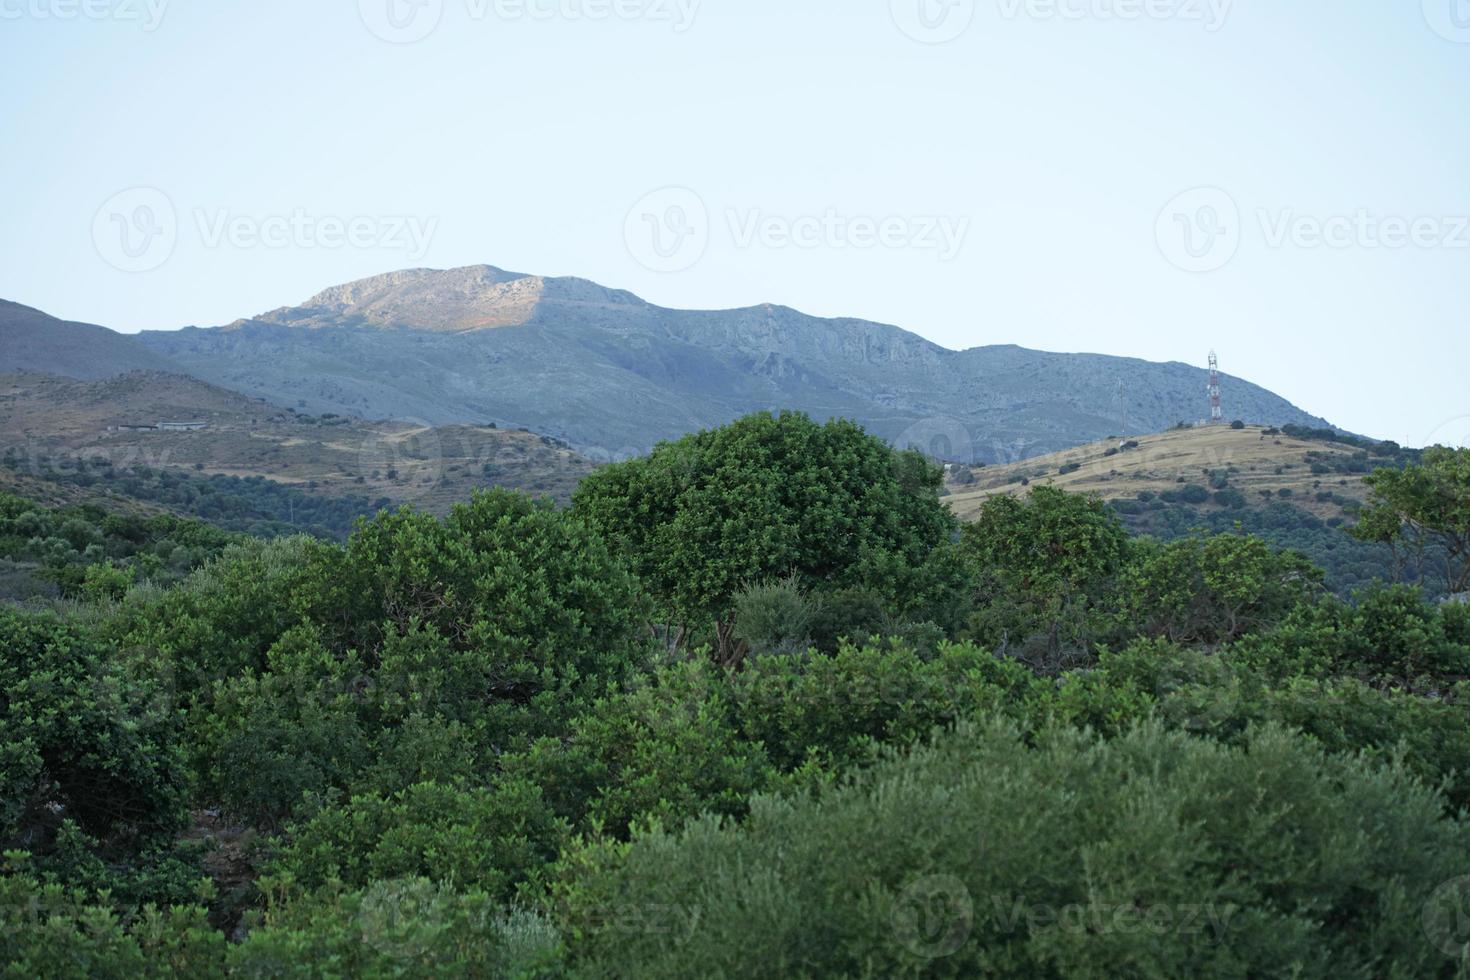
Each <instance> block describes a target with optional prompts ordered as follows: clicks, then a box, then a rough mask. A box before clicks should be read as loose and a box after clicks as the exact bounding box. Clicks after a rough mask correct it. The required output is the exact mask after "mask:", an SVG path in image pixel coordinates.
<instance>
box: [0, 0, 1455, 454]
mask: <svg viewBox="0 0 1470 980" xmlns="http://www.w3.org/2000/svg"><path fill="white" fill-rule="evenodd" d="M0 93H3V94H0V137H3V146H4V148H5V152H4V153H3V154H0V178H3V181H4V186H5V187H6V188H8V191H9V193H8V194H7V195H6V203H5V209H4V218H5V221H4V231H3V234H0V297H3V298H7V299H13V300H16V301H19V302H22V303H26V304H29V305H31V306H36V307H39V308H41V309H43V310H46V311H47V312H49V313H52V314H54V315H57V316H61V317H64V318H67V319H74V320H85V321H90V322H94V323H101V324H104V325H107V326H112V327H115V328H118V329H121V330H125V331H135V330H140V329H145V328H150V329H151V328H173V327H179V326H183V325H186V324H199V325H214V324H221V323H227V322H229V321H231V320H234V319H236V318H239V317H242V316H248V315H251V314H254V313H258V312H261V311H264V310H268V309H272V308H275V307H278V306H283V305H288V304H294V303H298V302H300V301H301V300H303V299H305V298H306V297H308V296H310V295H311V294H313V293H315V292H317V291H319V290H320V289H322V288H324V287H326V286H328V285H332V284H335V283H338V282H343V281H347V280H350V279H355V278H360V277H363V276H368V275H373V274H376V273H380V272H385V271H389V270H392V269H397V268H404V267H410V266H431V267H436V268H447V267H452V266H458V265H468V264H474V263H481V262H485V263H490V264H493V265H498V266H501V267H503V268H508V269H513V270H516V271H521V272H528V273H537V274H545V275H577V276H583V277H586V278H589V279H594V280H597V281H599V282H602V283H604V284H606V285H610V286H618V287H622V288H626V289H630V290H632V291H634V292H636V293H638V294H640V295H641V296H643V297H645V298H646V299H648V300H650V301H652V302H655V303H659V304H662V305H666V306H675V307H690V308H716V307H735V306H746V305H752V304H756V303H761V302H774V303H781V304H785V305H788V306H792V307H796V308H798V309H800V310H803V311H805V312H808V313H812V314H816V315H824V316H857V317H862V318H865V319H871V320H879V321H884V322H889V323H895V324H898V325H899V326H902V327H905V328H907V329H909V330H913V331H915V332H917V333H919V334H922V335H923V336H925V337H928V338H930V339H931V340H934V341H936V342H938V343H940V344H943V345H945V346H947V347H953V348H964V347H973V346H979V345H984V344H1002V343H1016V344H1022V345H1024V346H1028V347H1035V348H1040V349H1044V350H1059V351H1096V352H1101V353H1108V354H1120V355H1128V356H1135V357H1143V358H1148V359H1151V360H1179V361H1187V362H1190V363H1198V364H1200V365H1203V364H1204V361H1205V358H1206V356H1207V355H1208V352H1209V350H1210V349H1211V348H1215V349H1218V350H1219V352H1220V358H1221V362H1222V366H1223V368H1224V369H1225V370H1226V371H1227V372H1228V373H1230V374H1233V375H1238V376H1243V377H1246V378H1249V379H1250V380H1252V381H1255V382H1257V383H1259V384H1262V385H1265V386H1266V387H1268V388H1271V389H1273V390H1275V391H1277V392H1279V393H1280V394H1282V395H1284V396H1286V397H1288V398H1290V399H1291V400H1292V401H1294V402H1296V403H1297V404H1299V405H1300V406H1302V407H1303V408H1305V409H1307V410H1309V411H1311V412H1314V413H1316V414H1319V415H1322V416H1325V417H1327V418H1329V419H1330V420H1331V421H1333V422H1334V423H1336V424H1338V425H1341V426H1344V427H1346V428H1349V429H1352V430H1355V431H1359V432H1365V433H1368V434H1371V435H1374V436H1378V437H1382V438H1393V439H1397V440H1399V441H1401V442H1404V443H1407V444H1413V445H1422V444H1424V443H1426V442H1429V441H1461V440H1465V439H1466V438H1467V436H1470V386H1467V385H1466V383H1465V379H1464V377H1463V371H1464V365H1465V364H1466V363H1467V360H1470V357H1467V355H1470V329H1467V328H1470V288H1467V287H1470V178H1467V174H1470V171H1467V162H1470V113H1467V111H1466V101H1467V99H1466V97H1467V95H1470V0H1423V3H1422V4H1421V2H1420V0H1392V2H1381V0H1375V2H1367V0H1361V2H1356V3H1350V4H1344V3H1342V2H1340V0H1338V2H1328V0H1298V2H1294V3H1289V4H1288V3H1282V2H1280V0H1270V2H1267V0H1233V2H1232V0H988V2H986V0H361V2H359V0H312V2H304V0H253V2H250V3H244V2H221V0H209V2H205V0H0ZM1228 399H1229V393H1228V389H1227V391H1226V400H1227V412H1228Z"/></svg>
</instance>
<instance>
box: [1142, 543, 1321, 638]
mask: <svg viewBox="0 0 1470 980" xmlns="http://www.w3.org/2000/svg"><path fill="white" fill-rule="evenodd" d="M1321 578H1322V573H1321V572H1320V571H1318V570H1317V569H1315V568H1313V567H1312V565H1311V564H1310V563H1309V562H1307V561H1306V560H1305V559H1304V558H1302V557H1300V556H1299V555H1295V554H1292V553H1291V552H1277V551H1273V550H1272V549H1271V548H1270V547H1269V546H1268V545H1267V544H1266V543H1265V542H1263V541H1261V540H1259V539H1257V538H1251V537H1240V536H1236V535H1229V534H1222V535H1217V536H1215V537H1212V538H1182V539H1180V540H1178V541H1174V542H1171V543H1169V544H1159V543H1156V542H1152V541H1147V540H1145V541H1143V542H1140V543H1139V545H1138V547H1137V557H1136V558H1135V559H1134V560H1133V562H1132V563H1131V564H1130V566H1129V567H1128V569H1127V571H1126V572H1125V573H1124V574H1123V577H1122V580H1121V582H1120V586H1119V599H1120V603H1119V606H1120V610H1119V619H1120V625H1121V626H1123V627H1125V628H1127V629H1129V630H1133V631H1137V632H1138V633H1141V634H1143V635H1145V636H1155V637H1161V638H1164V639H1167V640H1170V641H1172V642H1175V643H1191V644H1204V645H1214V644H1219V643H1224V642H1227V641H1229V640H1233V639H1236V638H1238V637H1240V636H1243V635H1245V634H1246V633H1250V632H1255V631H1258V630H1262V629H1265V628H1268V627H1270V626H1271V625H1273V624H1275V623H1277V622H1279V621H1280V620H1282V619H1283V618H1285V617H1286V616H1287V615H1288V614H1289V613H1290V612H1291V611H1292V610H1293V609H1294V608H1296V606H1297V605H1298V604H1299V603H1300V602H1302V601H1303V600H1305V599H1307V598H1309V597H1311V596H1314V595H1316V594H1318V592H1319V591H1320V589H1321Z"/></svg>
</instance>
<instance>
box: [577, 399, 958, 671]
mask: <svg viewBox="0 0 1470 980" xmlns="http://www.w3.org/2000/svg"><path fill="white" fill-rule="evenodd" d="M940 484H941V473H940V471H939V469H938V468H937V467H934V466H932V465H930V464H929V463H928V462H927V461H926V460H925V459H924V457H922V456H921V455H919V454H918V453H914V452H907V453H895V452H894V451H893V450H892V449H891V448H890V447H889V446H888V445H887V444H886V443H884V442H883V441H882V440H880V439H877V438H874V437H872V436H869V435H867V434H866V433H864V432H863V431H862V429H860V428H859V427H858V426H856V425H854V424H852V423H851V422H846V421H841V420H834V421H831V422H828V423H826V424H824V425H819V424H817V423H815V422H813V421H812V420H811V419H810V418H808V417H807V416H805V415H803V414H801V413H797V412H783V413H781V414H780V415H779V416H773V415H768V414H757V415H751V416H747V417H746V418H743V419H740V420H739V421H737V422H733V423H731V424H730V425H727V426H725V427H723V428H720V429H714V430H710V431H707V432H700V433H697V434H695V435H691V436H687V437H685V438H683V439H680V440H679V441H677V442H672V443H665V444H663V445H660V446H659V447H658V448H656V449H655V450H654V451H653V453H652V455H650V456H647V457H644V458H641V459H635V460H631V461H629V462H626V463H618V464H615V465H612V466H607V467H604V468H602V469H601V470H598V471H597V472H595V473H593V474H592V475H591V476H590V477H588V478H587V479H586V480H585V481H584V482H583V484H582V486H581V487H580V488H579V489H578V490H577V493H576V494H575V496H574V498H573V508H574V510H575V512H576V513H577V514H578V515H579V516H580V517H582V518H584V519H585V520H586V521H587V522H588V523H589V524H591V525H592V526H593V527H595V528H596V529H598V530H599V531H601V532H602V533H603V534H605V535H606V536H607V537H608V539H609V541H611V542H612V543H613V545H614V547H615V548H616V550H617V551H618V552H619V553H621V554H623V555H625V556H626V557H627V558H628V559H629V560H630V561H631V562H632V565H633V568H634V570H635V571H636V572H637V574H638V576H639V577H640V578H641V580H642V581H643V582H644V583H645V584H646V585H647V586H648V587H649V588H650V590H651V591H652V592H653V594H654V596H655V597H656V598H657V600H658V602H659V606H660V609H659V617H660V620H661V622H663V623H667V624H669V625H670V626H671V627H672V628H674V629H675V630H676V634H677V635H678V636H679V637H680V639H683V640H688V639H689V638H690V637H691V635H698V636H700V637H706V636H707V637H708V638H709V639H711V640H713V642H714V646H715V652H716V654H717V655H718V656H719V657H720V658H721V659H731V658H734V657H736V656H737V655H738V646H737V645H736V644H735V643H734V642H733V637H732V636H731V630H732V628H733V627H732V616H733V609H734V600H735V595H736V594H737V593H738V592H739V591H740V590H741V589H743V588H745V587H746V586H748V585H750V584H751V583H756V582H762V581H768V580H772V579H781V578H786V577H788V576H795V577H796V579H797V581H799V582H800V583H801V585H802V586H803V587H804V588H823V589H825V588H844V587H852V586H860V585H867V586H870V587H874V588H878V589H881V590H883V591H884V592H885V593H886V594H887V595H886V597H887V598H888V599H890V600H892V601H896V600H898V599H900V598H902V597H903V595H904V593H902V592H901V591H899V590H897V589H893V588H892V587H891V585H890V583H889V582H888V581H887V580H886V579H885V577H884V576H883V575H881V574H880V570H881V569H882V568H883V567H885V566H886V565H888V564H890V563H892V562H893V561H897V562H899V563H901V564H903V565H907V566H918V565H920V564H922V563H923V562H924V560H925V559H926V558H927V556H928V555H929V554H930V552H931V551H933V549H934V548H935V547H936V546H938V545H940V544H942V543H944V542H946V541H947V540H948V539H949V537H950V535H951V534H952V533H953V530H954V518H953V517H952V516H951V515H950V513H949V512H948V511H947V510H946V509H945V508H944V507H943V506H942V505H941V504H940V503H939V498H938V491H939V487H940Z"/></svg>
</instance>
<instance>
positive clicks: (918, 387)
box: [142, 266, 1326, 461]
mask: <svg viewBox="0 0 1470 980" xmlns="http://www.w3.org/2000/svg"><path fill="white" fill-rule="evenodd" d="M142 339H143V342H144V343H145V344H147V345H148V346H149V347H150V348H151V349H153V350H154V351H156V352H158V353H159V354H161V355H164V356H166V357H168V358H170V359H171V360H173V361H175V362H177V363H179V364H182V365H183V366H184V367H185V368H186V369H187V370H188V371H190V372H191V373H193V374H195V375H196V376H198V377H201V378H204V379H205V380H208V381H210V382H213V383H215V384H219V385H223V386H225V387H229V388H233V389H236V390H239V391H243V392H248V393H251V394H256V395H262V396H264V397H267V398H269V399H271V400H273V401H277V402H280V403H282V404H286V405H297V406H299V407H301V408H303V409H305V410H307V411H311V412H325V411H336V412H343V413H351V414H356V415H362V416H367V417H371V418H410V419H418V420H423V421H426V422H430V423H434V424H448V423H456V422H470V423H480V422H492V421H493V422H496V423H498V424H501V425H511V426H525V427H527V428H530V429H532V430H534V431H537V432H541V433H544V434H547V435H552V436H557V437H560V438H563V439H565V440H567V441H568V442H570V443H571V444H572V445H574V446H576V447H578V448H579V449H582V450H584V451H588V452H592V453H594V454H598V453H603V454H620V453H631V452H641V451H643V450H645V449H647V448H648V447H649V446H651V445H652V444H653V443H654V442H657V441H658V440H661V439H668V438H673V437H676V436H678V435H681V434H683V433H685V432H688V431H690V430H692V429H697V428H701V427H705V426H711V425H718V424H721V423H724V422H726V421H729V420H730V419H732V418H735V417H737V416H739V415H742V414H745V413H747V412H750V411H754V410H757V409H765V408H777V407H783V408H798V409H803V410H805V411H807V412H810V413H811V414H813V415H815V416H817V417H819V418H825V417H828V416H833V415H841V416H846V417H850V418H853V419H856V420H857V421H859V422H861V423H863V424H864V425H866V426H867V427H868V428H869V429H871V430H873V431H875V432H877V433H879V434H881V435H883V436H885V437H887V438H889V439H894V440H897V441H900V442H904V443H914V444H919V445H923V446H925V447H926V448H930V449H931V450H934V451H936V452H938V453H940V454H942V455H947V456H951V457H953V458H957V459H970V458H977V459H981V460H988V461H994V460H1006V459H1013V458H1019V457H1023V456H1029V455H1034V454H1038V453H1043V452H1050V451H1054V450H1057V449H1061V448H1066V447H1068V446H1073V445H1077V444H1080V443H1084V442H1087V441H1090V440H1093V439H1098V438H1102V437H1105V436H1108V435H1114V434H1121V432H1120V430H1121V428H1122V424H1121V422H1120V403H1119V385H1120V384H1122V385H1123V386H1124V389H1125V392H1126V397H1127V402H1128V428H1129V430H1130V431H1133V432H1152V431H1157V430H1160V429H1163V428H1167V427H1169V426H1172V425H1174V424H1175V423H1177V422H1179V421H1192V420H1195V419H1198V418H1200V417H1202V416H1203V415H1205V414H1207V412H1208V403H1207V400H1206V395H1205V381H1206V374H1205V372H1204V370H1202V369H1199V368H1194V367H1189V366H1187V365H1182V364H1153V363H1148V362H1145V361H1137V360H1130V359H1125V358H1115V357H1106V356H1101V355H1091V354H1050V353H1042V352H1038V351H1031V350H1026V349H1023V348H1020V347H1015V346H997V347H981V348H976V349H973V350H967V351H950V350H946V349H945V348H942V347H939V346H938V345H936V344H933V343H930V342H929V341H927V340H924V339H923V338H922V337H919V336H916V335H914V334H911V333H908V332H907V331H904V330H901V329H899V328H897V327H893V326H886V325H883V324H877V323H869V322H866V321H862V320H851V319H839V320H825V319H819V318H816V317H809V316H805V315H803V314H801V313H798V312H796V311H794V310H790V309H786V308H784V307H770V306H762V307H754V308H750V309H742V310H720V311H686V310H670V309H664V308H661V307H657V306H654V305H652V304H649V303H647V302H644V301H643V300H641V299H639V298H638V297H637V296H634V295H632V294H631V293H628V292H624V291H621V290H615V289H609V288H606V287H603V286H599V285H597V284H595V283H591V282H587V281H586V280H582V279H555V278H542V277H536V276H526V275H522V274H518V273H510V272H504V271H502V270H499V269H495V268H493V267H490V266H472V267H468V268H464V269H452V270H447V271H434V270H423V269H419V270H407V271H404V272H397V273H391V274H389V275H386V276H377V277H374V278H372V279H367V280H362V281H360V282H356V283H348V284H345V285H343V286H337V287H333V288H332V289H328V290H326V291H324V292H323V293H321V294H319V295H318V296H316V297H313V298H312V299H311V300H308V301H307V302H306V303H304V304H302V305H301V306H299V307H292V308H287V309H282V310H276V311H273V312H271V313H267V314H263V315H261V316H259V317H256V318H254V319H251V320H243V321H239V322H236V323H234V324H231V325H230V326H228V327H222V328H215V329H205V330H201V329H188V330H182V331H173V332H154V333H148V334H144V335H143V336H142ZM1202 354H1203V352H1202ZM1201 359H1202V360H1203V357H1202V358H1201ZM1226 399H1227V405H1228V412H1229V414H1230V417H1232V418H1236V417H1239V418H1242V419H1245V420H1247V421H1251V422H1261V423H1269V424H1283V423H1288V422H1295V423H1301V424H1309V425H1325V424H1326V423H1325V422H1324V421H1323V420H1321V419H1319V418H1316V417H1314V416H1311V415H1309V414H1308V413H1306V412H1304V411H1302V410H1300V409H1298V408H1296V407H1295V406H1293V405H1291V404H1290V403H1289V402H1287V401H1286V400H1285V399H1282V398H1280V397H1278V396H1276V395H1274V394H1272V393H1271V392H1268V391H1266V390H1264V389H1262V388H1259V387H1256V386H1254V385H1250V384H1248V383H1246V382H1244V381H1240V380H1237V379H1234V378H1227V379H1226Z"/></svg>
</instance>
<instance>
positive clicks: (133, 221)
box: [92, 187, 439, 272]
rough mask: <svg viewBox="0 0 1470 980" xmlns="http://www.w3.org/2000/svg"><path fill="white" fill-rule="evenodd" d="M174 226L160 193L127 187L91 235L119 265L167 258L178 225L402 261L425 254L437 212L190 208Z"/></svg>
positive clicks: (208, 239)
mask: <svg viewBox="0 0 1470 980" xmlns="http://www.w3.org/2000/svg"><path fill="white" fill-rule="evenodd" d="M189 216H190V217H192V219H193V220H192V222H186V223H184V224H183V227H182V228H181V222H180V218H179V213H178V211H177V210H176V209H175V207H174V203H173V201H172V200H171V199H170V198H169V196H168V195H167V194H165V193H164V192H163V191H161V190H159V189H157V188H155V187H133V188H129V189H128V190H125V191H121V192H119V193H117V194H114V195H113V196H112V197H110V198H108V199H107V201H106V202H105V203H103V205H102V206H101V207H100V208H98V209H97V213H96V215H95V216H94V217H93V219H92V242H93V244H94V245H95V246H96V249H97V254H98V255H99V256H101V257H102V259H103V261H105V262H106V263H107V264H108V265H110V266H112V267H113V268H115V269H118V270H120V271H122V272H150V271H152V270H154V269H157V268H159V267H160V266H162V265H163V264H164V263H165V262H167V261H168V260H169V259H170V258H171V257H172V256H173V254H174V250H175V249H176V248H177V247H178V244H179V238H180V235H181V233H182V232H183V231H188V230H192V231H193V232H194V234H196V235H197V236H198V244H199V245H201V246H203V247H204V248H207V249H218V248H235V249H241V250H245V249H254V248H271V249H285V248H296V249H334V250H335V249H343V248H352V249H362V250H366V249H379V250H384V251H397V252H401V253H403V254H404V256H405V257H406V258H407V259H408V260H409V261H410V262H417V261H419V260H421V259H422V258H424V256H425V255H427V254H428V251H429V247H430V245H431V244H432V242H433V239H434V235H435V233H436V232H437V231H438V229H439V219H438V218H431V217H422V216H418V215H353V216H350V217H341V216H337V215H317V214H312V213H310V212H308V211H307V210H306V209H305V208H296V209H294V210H293V211H291V212H290V213H283V214H264V215H261V214H242V213H238V212H235V211H231V210H229V209H227V208H214V209H208V208H194V209H193V210H192V212H190V215H189Z"/></svg>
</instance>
